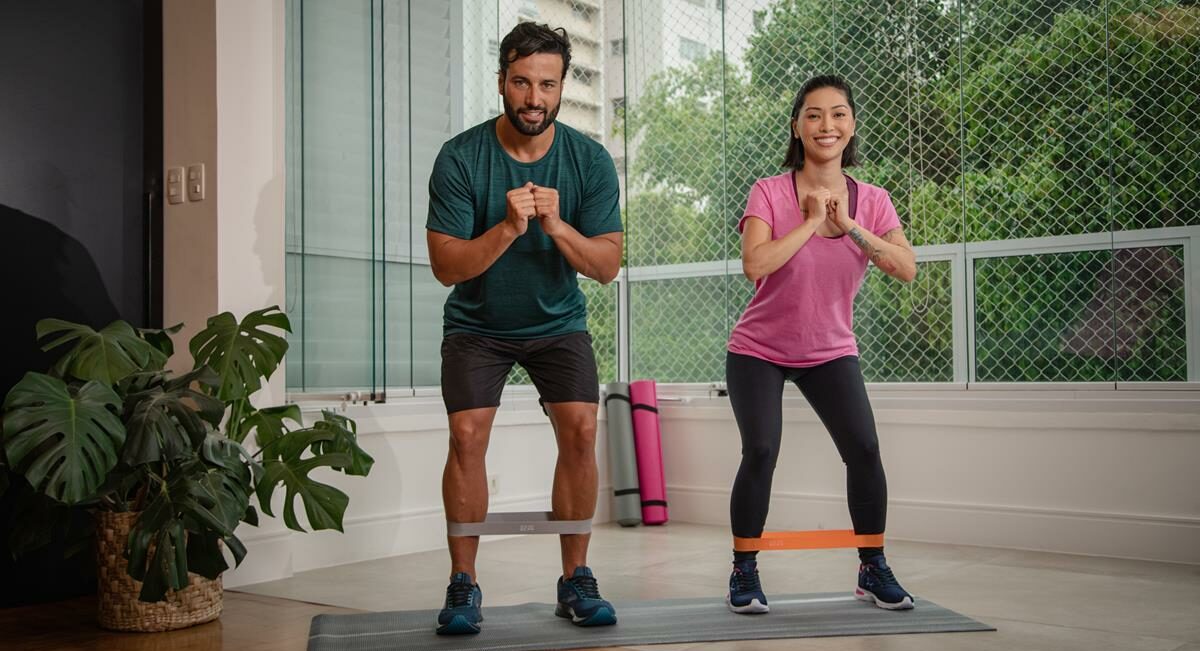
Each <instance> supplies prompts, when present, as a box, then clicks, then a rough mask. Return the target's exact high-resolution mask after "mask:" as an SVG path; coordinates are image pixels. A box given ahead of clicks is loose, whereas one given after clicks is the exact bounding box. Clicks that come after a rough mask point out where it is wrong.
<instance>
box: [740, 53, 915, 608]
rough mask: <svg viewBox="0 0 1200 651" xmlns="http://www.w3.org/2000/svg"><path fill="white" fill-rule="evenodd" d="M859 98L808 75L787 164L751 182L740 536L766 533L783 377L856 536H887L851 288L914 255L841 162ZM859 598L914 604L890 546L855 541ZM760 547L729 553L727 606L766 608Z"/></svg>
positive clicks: (851, 152) (744, 228) (880, 193)
mask: <svg viewBox="0 0 1200 651" xmlns="http://www.w3.org/2000/svg"><path fill="white" fill-rule="evenodd" d="M854 128H855V108H854V98H853V95H852V93H851V92H850V87H849V86H848V85H847V84H846V82H845V81H844V80H843V79H841V78H840V77H834V76H824V77H816V78H813V79H810V80H809V81H808V82H807V83H806V84H804V87H803V88H801V89H800V92H799V93H798V94H797V95H796V101H795V104H794V105H793V106H792V119H791V123H790V127H789V131H790V134H789V135H790V144H789V146H788V153H787V158H786V160H785V161H784V166H785V167H787V168H788V172H786V173H784V174H781V175H779V176H772V177H768V178H764V179H760V180H758V181H757V182H756V183H755V184H754V187H753V188H752V189H751V190H750V198H749V200H748V201H747V204H746V212H745V215H744V216H743V217H742V219H741V222H740V223H739V224H738V229H739V230H740V231H741V233H742V268H743V271H744V272H745V274H746V277H747V278H749V279H750V280H752V281H754V284H755V293H754V298H753V299H751V301H750V304H749V305H748V306H747V307H746V311H745V312H744V313H743V314H742V318H741V319H740V320H739V321H738V323H737V325H736V326H735V327H734V329H733V333H732V334H731V335H730V338H729V347H728V353H727V357H726V380H727V384H728V388H729V400H730V403H731V404H732V406H733V412H734V416H735V417H736V418H737V424H738V429H739V430H740V431H741V436H742V462H741V466H740V467H739V468H738V473H737V478H736V479H735V480H734V484H733V494H732V496H731V499H730V520H731V522H732V526H733V535H734V536H737V537H742V538H757V537H759V536H761V535H762V531H763V525H764V523H765V522H766V519H767V505H768V503H769V501H770V498H771V476H772V474H773V473H774V471H775V462H776V459H777V458H778V457H779V445H780V438H781V432H782V426H783V423H782V420H783V416H782V407H783V403H782V398H783V396H782V393H783V384H784V382H785V381H791V382H794V383H795V384H796V386H798V387H799V388H800V391H801V392H802V393H803V394H804V397H805V398H806V399H807V400H808V402H809V404H810V405H811V406H812V408H813V410H814V411H815V412H816V413H817V415H818V416H819V417H820V418H821V422H822V423H824V424H825V427H826V429H828V430H829V434H830V435H831V436H832V437H833V442H834V444H835V445H836V446H837V449H838V452H839V454H840V455H841V457H842V461H844V462H845V464H846V474H847V493H848V498H849V506H850V517H851V520H852V521H853V523H854V530H855V532H856V533H859V534H881V533H883V531H884V521H885V519H886V516H887V483H886V480H885V478H884V474H883V464H882V463H881V461H880V458H879V441H878V437H877V436H876V432H875V421H874V417H873V416H872V414H871V405H870V403H869V402H868V401H867V392H866V388H865V386H864V385H863V379H862V373H861V371H860V369H859V364H858V347H857V344H856V342H855V339H854V333H853V332H852V331H851V321H852V315H851V311H852V307H853V304H854V296H855V294H857V293H858V289H859V286H860V285H861V284H862V280H863V277H864V275H865V273H866V268H867V261H868V260H870V261H871V262H873V263H874V264H875V266H876V267H878V268H879V269H880V270H882V271H883V272H884V273H886V274H888V275H889V276H892V277H893V278H897V279H899V280H902V281H905V282H908V281H911V280H912V279H913V278H914V277H916V274H917V266H916V256H915V255H914V253H913V250H912V247H911V246H910V245H909V243H908V240H907V239H906V238H905V237H904V231H903V229H901V227H900V220H899V218H898V217H897V215H896V209H895V208H894V207H893V206H892V202H891V199H890V198H889V196H888V193H887V192H886V191H884V190H883V189H882V188H878V187H876V186H873V185H870V184H867V183H863V182H862V181H857V180H855V179H853V178H851V177H850V176H848V175H846V174H845V173H844V172H843V171H842V169H843V168H845V167H851V166H853V165H855V164H857V161H856V159H855V149H856V140H855V135H854ZM858 554H859V559H860V565H859V574H858V587H857V589H856V590H855V595H856V596H857V597H858V598H859V599H862V600H864V601H872V602H874V603H875V605H877V606H879V607H881V608H888V609H904V608H912V607H913V599H912V596H911V595H909V594H908V593H907V592H905V591H904V589H903V588H902V587H900V584H899V582H897V581H896V578H895V576H893V574H892V571H891V569H889V567H888V564H887V562H886V560H885V559H884V555H883V548H882V547H871V548H860V549H859V550H858ZM755 556H756V552H737V551H735V552H734V561H733V573H732V575H731V576H730V578H729V595H728V596H727V598H726V603H727V604H728V606H729V608H730V609H731V610H733V611H734V612H737V613H765V612H767V611H768V606H767V598H766V596H765V595H764V593H763V590H762V587H761V585H760V583H759V578H758V569H757V563H756V559H755Z"/></svg>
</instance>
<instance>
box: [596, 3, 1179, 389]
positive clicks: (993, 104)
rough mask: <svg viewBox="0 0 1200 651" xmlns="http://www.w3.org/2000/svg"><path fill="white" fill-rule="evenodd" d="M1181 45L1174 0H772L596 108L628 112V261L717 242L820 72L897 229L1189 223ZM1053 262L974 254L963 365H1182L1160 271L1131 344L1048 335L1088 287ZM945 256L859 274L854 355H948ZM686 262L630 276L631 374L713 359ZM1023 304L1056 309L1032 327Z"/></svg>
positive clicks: (1013, 368) (734, 246) (734, 248)
mask: <svg viewBox="0 0 1200 651" xmlns="http://www.w3.org/2000/svg"><path fill="white" fill-rule="evenodd" d="M1197 61H1200V7H1197V6H1195V5H1194V3H1179V2H1139V1H1135V0H1114V2H1111V3H1108V4H1107V6H1106V5H1105V4H1102V3H1096V2H1092V1H1090V0H1035V1H1033V2H1027V1H1025V0H981V1H979V2H970V3H961V4H960V3H957V2H951V3H944V2H938V1H936V0H919V1H918V2H916V3H913V2H903V3H901V2H891V1H888V2H884V3H883V4H882V5H881V4H879V3H877V2H868V1H867V0H850V1H849V2H842V3H838V4H837V5H836V7H832V11H831V6H830V5H829V4H828V3H822V2H818V1H817V0H777V1H776V2H774V3H772V4H771V6H770V7H769V9H767V11H766V12H765V15H764V20H762V21H761V25H760V26H759V28H758V29H756V30H755V32H754V33H753V34H752V35H751V36H750V37H749V47H748V49H747V51H746V54H745V59H744V62H743V63H738V62H733V61H727V60H725V59H724V58H723V56H722V53H720V52H717V53H715V54H713V55H711V56H710V57H709V58H707V59H704V60H701V61H698V62H696V63H690V64H687V65H684V66H681V67H677V68H672V69H670V70H665V71H663V72H661V73H659V74H658V75H656V76H654V77H653V78H651V79H649V80H647V82H646V83H645V84H644V91H643V93H642V94H641V95H640V96H639V97H638V98H637V99H636V101H634V102H630V103H629V104H627V106H626V109H625V110H624V112H623V113H622V115H620V116H618V118H619V119H618V121H617V122H618V124H617V125H616V129H617V130H618V131H619V130H621V129H627V130H628V133H629V134H630V154H631V155H630V163H629V165H630V166H629V171H630V185H629V197H628V199H627V213H626V223H627V225H628V232H629V247H628V255H629V259H628V264H629V266H630V267H632V268H637V267H641V266H652V265H663V264H682V263H693V262H702V261H714V260H721V259H726V258H736V257H738V256H739V250H738V248H739V246H738V236H737V234H736V232H735V230H734V228H733V227H734V225H735V224H736V221H737V219H738V218H739V217H740V215H741V211H742V208H743V207H744V203H745V199H746V193H747V192H748V190H749V188H750V186H751V185H752V183H753V182H754V180H755V179H757V178H761V177H763V176H768V175H772V174H777V173H779V172H780V171H781V168H780V167H779V165H780V163H781V161H782V159H783V156H784V153H785V148H786V144H787V142H788V131H787V129H788V115H789V111H790V109H791V104H792V101H793V99H794V95H795V93H796V91H797V90H798V89H799V88H800V87H801V85H802V84H803V83H804V81H805V80H807V79H808V78H810V77H811V76H813V75H817V74H829V73H835V74H842V75H843V76H845V77H846V78H847V80H848V81H849V82H850V84H851V86H852V87H853V88H854V90H855V94H856V97H855V99H856V101H857V104H858V112H857V118H858V131H857V133H858V136H859V145H860V146H859V153H860V158H861V160H862V166H861V167H859V168H857V169H854V170H851V173H852V174H854V175H855V176H856V177H857V178H860V179H862V180H864V181H867V182H870V183H873V184H877V185H880V186H882V187H884V188H886V189H887V190H888V191H889V192H890V194H891V196H892V200H893V203H894V204H895V205H896V207H897V209H898V211H899V212H900V216H901V219H902V221H903V223H904V224H905V227H906V232H907V234H908V236H909V239H910V241H912V242H913V243H914V244H918V245H928V244H947V243H961V242H967V241H970V242H980V241H993V240H1009V239H1016V238H1033V237H1046V236H1060V235H1069V234H1082V233H1103V232H1109V231H1113V230H1132V229H1145V228H1161V227H1170V226H1182V225H1195V224H1198V223H1200V156H1198V155H1196V154H1197V151H1198V150H1200V115H1198V113H1200V108H1198V107H1200V65H1197ZM1031 257H1032V256H1031ZM1053 264H1055V265H1060V267H1061V268H1058V267H1056V271H1055V273H1053V274H1041V275H1036V274H1035V275H1034V276H1033V277H1030V278H1021V279H1019V281H1018V280H1017V279H1015V278H1013V277H1003V278H1001V277H997V276H995V275H993V272H994V271H996V270H997V269H999V267H995V266H993V267H992V268H991V269H989V268H987V266H986V265H983V266H982V267H980V268H979V269H977V270H976V272H977V276H976V281H977V282H976V285H975V287H974V288H973V289H974V291H975V299H976V306H977V309H976V320H977V323H978V324H979V328H981V329H986V331H987V332H988V333H990V334H988V335H987V336H980V337H978V338H977V340H976V344H977V350H976V351H974V353H975V354H974V355H973V361H974V362H975V363H976V369H975V370H976V372H977V376H978V377H979V379H997V380H1000V379H1003V380H1008V381H1033V380H1050V379H1060V380H1105V381H1111V380H1113V379H1114V377H1120V378H1121V379H1128V378H1130V377H1137V378H1143V379H1160V380H1166V379H1176V380H1178V379H1184V378H1185V377H1186V371H1185V369H1184V368H1183V367H1182V366H1181V365H1180V364H1179V363H1178V359H1177V358H1178V355H1176V354H1174V353H1173V352H1172V351H1171V346H1173V345H1175V343H1177V342H1178V341H1179V340H1180V337H1181V336H1182V333H1183V332H1184V324H1183V320H1182V319H1183V317H1182V316H1181V313H1180V312H1179V311H1178V310H1177V309H1176V304H1177V303H1178V301H1179V300H1182V298H1181V295H1182V294H1181V292H1182V289H1175V290H1173V291H1174V294H1172V295H1171V296H1172V297H1171V298H1163V296H1166V294H1163V295H1162V296H1160V297H1158V298H1155V299H1154V301H1153V305H1154V306H1155V307H1154V309H1156V310H1158V313H1157V316H1156V318H1154V319H1150V320H1148V322H1152V323H1154V324H1156V325H1155V327H1156V328H1157V329H1156V330H1153V331H1152V332H1149V333H1148V334H1147V338H1146V340H1145V341H1144V342H1143V343H1142V344H1141V345H1139V346H1138V347H1137V348H1136V351H1135V352H1134V353H1133V354H1134V357H1133V358H1129V359H1122V360H1120V361H1119V362H1118V361H1117V360H1113V359H1106V358H1103V357H1088V356H1086V355H1080V354H1078V353H1071V352H1068V351H1066V350H1065V349H1064V348H1063V344H1062V338H1063V335H1064V330H1065V329H1068V328H1070V327H1071V324H1072V323H1074V322H1075V321H1077V320H1078V318H1079V311H1080V310H1083V309H1084V306H1085V305H1086V304H1087V298H1088V297H1090V296H1095V295H1096V293H1097V292H1098V291H1100V287H1099V285H1097V284H1096V281H1095V278H1096V275H1095V274H1096V272H1095V270H1094V268H1093V266H1094V264H1093V263H1086V262H1084V261H1082V258H1062V259H1060V260H1059V261H1057V262H1054V263H1053ZM946 268H948V265H946V264H944V263H939V264H934V265H922V272H921V273H922V274H923V275H930V276H931V277H932V279H933V281H934V282H932V283H931V284H922V281H919V282H918V284H917V285H915V286H913V287H912V288H901V287H899V286H898V285H897V284H896V281H893V280H891V279H885V278H875V277H874V276H875V274H872V278H869V279H868V282H867V283H866V285H865V286H864V288H863V290H862V291H863V294H862V295H861V296H860V298H859V301H858V318H859V325H860V332H859V334H860V338H861V339H862V345H863V348H864V371H865V372H867V373H868V375H869V376H870V377H872V378H873V379H877V380H897V381H899V380H924V381H934V380H944V379H948V377H952V375H948V374H952V368H951V364H952V362H951V360H950V354H949V352H948V350H949V349H950V348H951V347H952V346H951V342H952V337H951V335H952V327H953V325H952V321H953V319H951V318H949V317H948V315H949V314H950V310H951V306H952V300H962V298H963V297H951V295H950V290H949V285H948V283H949V274H948V272H947V271H945V270H944V269H946ZM1019 268H1020V265H1016V266H1010V267H1008V269H1019ZM997 273H998V272H997ZM1005 273H1013V272H1011V271H1006V272H1005ZM655 282H658V283H660V284H661V283H662V282H663V281H655ZM698 282H699V281H688V282H687V283H684V284H688V283H690V285H691V286H693V287H694V289H690V290H686V291H675V290H672V291H657V290H655V291H648V293H649V294H653V295H654V296H655V297H656V300H655V301H653V302H642V303H640V304H635V306H634V312H633V320H634V321H635V322H636V323H637V324H638V325H637V327H635V328H634V337H633V341H632V345H633V347H634V368H633V372H634V374H636V375H639V376H655V377H658V378H660V379H663V380H666V379H667V378H671V379H674V380H678V381H711V380H715V379H719V378H720V376H721V371H720V366H719V364H718V363H717V361H716V360H715V359H713V356H712V355H711V354H709V353H708V352H706V351H704V350H698V349H696V347H695V345H694V344H695V342H696V341H697V339H702V340H703V341H704V342H705V345H714V346H717V347H718V349H720V348H721V347H722V346H721V345H722V344H723V341H724V336H723V335H725V334H727V332H728V330H725V331H724V333H722V332H721V331H720V327H719V326H718V325H717V324H719V323H725V324H729V325H731V324H732V323H733V322H734V321H733V319H729V318H724V319H719V318H717V316H716V315H715V314H712V315H710V314H708V313H707V312H705V311H704V310H703V309H699V308H697V305H699V304H700V303H701V302H702V301H707V300H721V299H719V298H717V297H716V296H715V294H714V293H713V292H712V291H711V290H710V289H707V288H704V289H701V288H700V286H699V285H697V283H698ZM731 283H732V281H731ZM736 285H737V283H732V284H731V285H730V287H733V286H736ZM638 291H639V290H638V286H637V285H636V284H635V286H634V294H635V295H636V294H637V293H638ZM1040 297H1058V298H1057V299H1055V300H1054V301H1053V305H1049V304H1043V303H1045V300H1044V299H1043V298H1040ZM732 298H733V293H732V292H731V293H729V294H728V295H726V297H725V300H732ZM741 305H744V303H741ZM1031 306H1039V308H1034V307H1031ZM726 307H727V308H728V309H731V310H733V311H735V312H736V309H737V307H740V305H737V306H734V304H733V303H728V304H727V305H726ZM638 309H643V310H647V312H646V314H645V315H639V313H638V311H637V310H638ZM1037 309H1044V310H1056V311H1057V312H1056V313H1055V314H1056V316H1054V317H1053V318H1049V317H1048V316H1046V314H1043V317H1044V318H1045V319H1046V320H1044V321H1042V322H1040V325H1039V326H1038V327H1037V328H1032V327H1031V326H1029V325H1028V320H1029V318H1030V316H1031V315H1033V314H1034V313H1036V312H1037ZM736 316H737V315H736V313H735V314H734V319H735V318H736ZM663 319H666V320H665V321H663ZM1118 325H1120V324H1118ZM726 327H728V326H726ZM638 328H643V329H644V330H639V329H638ZM681 330H682V331H687V332H688V333H689V336H688V337H679V336H677V333H678V332H680V331H681ZM660 331H661V332H660ZM1034 332H1037V333H1038V334H1037V335H1036V336H1034V335H1033V333H1034ZM605 334H606V333H605ZM1043 349H1044V351H1043ZM868 351H869V352H868ZM1031 351H1043V352H1037V353H1034V352H1031ZM869 355H870V356H878V357H877V359H876V360H875V361H872V360H870V359H869V358H868V356H869ZM699 360H702V361H699ZM1114 369H1116V370H1114ZM1126 369H1128V370H1126Z"/></svg>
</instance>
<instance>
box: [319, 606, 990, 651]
mask: <svg viewBox="0 0 1200 651" xmlns="http://www.w3.org/2000/svg"><path fill="white" fill-rule="evenodd" d="M770 599H771V612H770V613H769V614H766V615H736V614H734V613H731V612H729V610H728V609H726V607H725V603H724V601H723V599H722V597H720V596H714V597H712V598H705V599H670V600H660V601H640V602H618V603H616V604H614V605H615V606H616V609H617V624H616V626H599V627H590V628H582V627H578V626H575V625H573V624H571V623H570V621H568V620H566V619H562V618H560V617H555V616H554V606H553V605H550V604H533V603H531V604H521V605H520V606H497V607H491V608H489V607H488V606H487V602H486V601H485V602H484V606H483V617H484V621H483V631H482V632H481V633H479V634H478V635H468V636H454V637H449V636H447V637H443V636H439V635H436V634H434V628H435V621H436V619H437V611H436V610H411V611H398V612H389V613H366V614H361V615H318V616H316V617H314V618H313V621H312V627H311V628H310V629H309V638H308V651H374V650H383V649H406V650H408V651H427V650H447V649H470V650H472V651H489V650H490V651H522V650H528V651H537V650H544V649H578V648H581V647H582V648H587V647H605V646H624V645H632V644H638V645H643V644H669V643H679V642H716V641H721V640H765V639H774V638H798V637H831V636H841V635H888V634H897V633H951V632H965V631H994V630H996V629H994V628H992V627H990V626H988V625H986V624H981V623H980V622H977V621H975V620H973V619H971V618H969V617H965V616H963V615H960V614H958V613H956V612H954V611H952V610H947V609H945V608H942V607H941V606H939V605H937V604H935V603H933V602H930V601H926V600H924V599H918V600H917V607H916V608H915V609H913V610H898V611H889V610H882V609H880V608H876V607H875V606H874V605H872V604H868V603H864V602H861V601H858V600H856V599H855V598H854V597H853V596H852V595H848V594H846V593H844V592H838V593H824V594H808V595H790V596H783V595H781V596H778V597H774V596H773V597H771V598H770Z"/></svg>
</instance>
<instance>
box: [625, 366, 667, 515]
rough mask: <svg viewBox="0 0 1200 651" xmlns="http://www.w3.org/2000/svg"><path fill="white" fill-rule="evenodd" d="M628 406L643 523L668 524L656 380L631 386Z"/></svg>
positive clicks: (634, 383)
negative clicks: (629, 405)
mask: <svg viewBox="0 0 1200 651" xmlns="http://www.w3.org/2000/svg"><path fill="white" fill-rule="evenodd" d="M629 402H630V403H632V406H633V441H634V446H635V447H636V448H637V466H638V487H639V488H640V489H641V491H642V523H643V524H663V523H665V522H666V521H667V482H666V477H664V476H663V462H662V438H661V435H660V433H659V430H658V398H657V397H656V395H655V389H654V380H638V381H637V382H632V383H630V385H629Z"/></svg>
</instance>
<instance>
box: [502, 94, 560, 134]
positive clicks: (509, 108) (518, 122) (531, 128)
mask: <svg viewBox="0 0 1200 651" xmlns="http://www.w3.org/2000/svg"><path fill="white" fill-rule="evenodd" d="M559 106H562V103H561V102H560V103H559V104H558V106H555V107H554V110H552V111H547V110H545V108H544V107H542V121H541V122H539V123H537V124H529V123H528V122H526V121H524V120H522V119H521V116H520V115H518V114H517V109H516V108H515V107H514V106H513V105H512V104H511V103H510V102H509V101H508V97H504V114H505V115H507V116H508V121H509V122H510V123H511V124H512V125H513V128H514V129H516V130H517V131H519V132H521V134H522V135H526V136H540V135H541V134H542V132H544V131H545V130H546V129H549V128H550V125H551V124H554V119H555V118H557V117H558V108H559ZM523 108H534V107H528V106H527V107H523Z"/></svg>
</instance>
